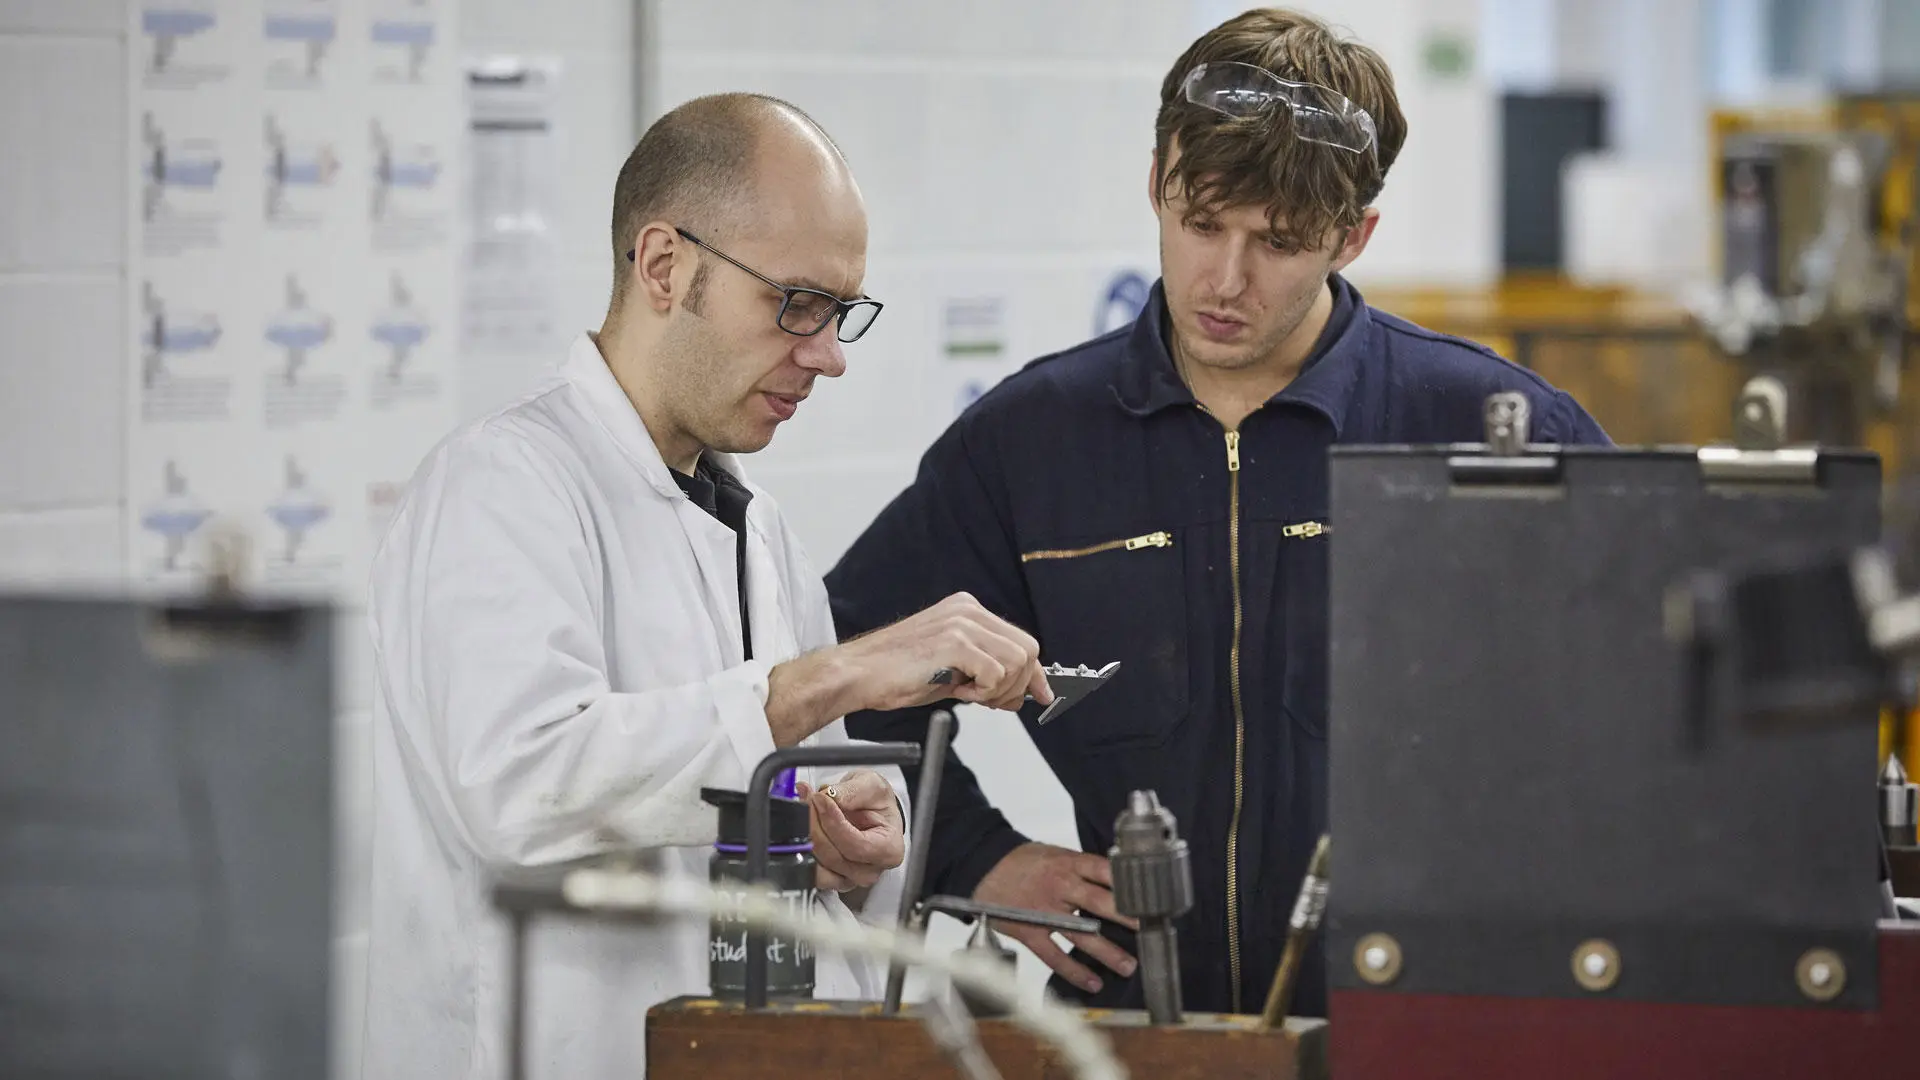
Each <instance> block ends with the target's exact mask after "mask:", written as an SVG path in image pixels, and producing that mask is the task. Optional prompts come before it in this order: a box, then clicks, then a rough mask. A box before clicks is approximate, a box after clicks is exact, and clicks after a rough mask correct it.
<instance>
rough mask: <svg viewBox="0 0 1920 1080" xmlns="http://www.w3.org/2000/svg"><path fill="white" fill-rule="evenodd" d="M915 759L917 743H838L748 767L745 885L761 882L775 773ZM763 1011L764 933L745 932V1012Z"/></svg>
mask: <svg viewBox="0 0 1920 1080" xmlns="http://www.w3.org/2000/svg"><path fill="white" fill-rule="evenodd" d="M919 760H920V744H919V743H842V744H839V745H835V746H789V747H787V748H786V749H784V750H775V751H774V752H773V753H771V754H768V755H767V756H766V757H763V758H761V759H760V764H758V765H755V766H754V767H753V778H752V779H750V780H748V781H747V884H748V885H749V886H754V885H759V884H761V883H762V882H764V881H766V879H767V836H768V834H769V833H770V832H771V831H772V827H773V826H772V822H771V821H770V820H769V817H768V815H769V814H770V813H771V810H772V807H773V778H774V777H775V776H777V775H779V773H780V770H781V769H786V768H796V767H799V766H802V765H901V766H905V765H913V764H916V763H917V762H919ZM766 1006H767V932H766V931H765V930H763V929H759V928H757V927H755V928H750V929H748V931H747V1008H749V1009H764V1008H766Z"/></svg>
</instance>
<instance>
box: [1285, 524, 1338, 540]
mask: <svg viewBox="0 0 1920 1080" xmlns="http://www.w3.org/2000/svg"><path fill="white" fill-rule="evenodd" d="M1332 531H1333V526H1331V525H1328V524H1327V523H1326V522H1324V521H1302V522H1300V523H1299V524H1297V525H1286V526H1283V527H1282V528H1281V529H1280V535H1281V536H1285V537H1288V538H1302V539H1304V538H1307V537H1313V536H1325V535H1326V534H1328V533H1330V532H1332Z"/></svg>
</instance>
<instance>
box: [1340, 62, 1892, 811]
mask: <svg viewBox="0 0 1920 1080" xmlns="http://www.w3.org/2000/svg"><path fill="white" fill-rule="evenodd" d="M1711 132H1712V147H1711V153H1712V155H1713V157H1712V168H1711V170H1710V176H1711V183H1712V185H1713V201H1712V206H1713V209H1714V212H1715V217H1716V222H1715V232H1714V235H1715V237H1716V243H1715V246H1716V251H1715V255H1716V264H1717V266H1718V268H1719V272H1718V275H1717V280H1715V281H1713V282H1701V283H1699V286H1700V287H1699V288H1698V289H1697V290H1695V291H1693V292H1692V293H1691V294H1688V295H1685V296H1678V297H1677V296H1669V295H1664V294H1659V293H1652V292H1644V291H1637V290H1633V289H1626V288H1593V287H1588V286H1582V285H1578V284H1575V283H1572V282H1569V281H1567V280H1565V279H1563V278H1560V277H1557V276H1551V275H1549V276H1513V277H1509V278H1508V279H1507V280H1505V281H1503V282H1501V284H1500V285H1499V286H1498V287H1496V288H1493V289H1471V290H1460V289H1447V288H1418V289H1369V290H1368V298H1369V300H1371V301H1372V302H1374V303H1376V304H1379V305H1380V306H1381V307H1383V308H1385V309H1387V310H1389V311H1393V312H1395V313H1397V314H1401V315H1404V316H1406V317H1407V318H1410V319H1412V320H1414V321H1415V322H1418V323H1421V324H1422V325H1425V326H1429V327H1431V328H1433V329H1435V330H1439V331H1442V332H1445V333H1451V334H1457V335H1460V336H1462V337H1467V338H1471V339H1474V340H1477V341H1481V342H1484V343H1486V344H1487V345H1489V346H1490V347H1492V348H1493V349H1495V350H1496V351H1498V352H1499V353H1501V355H1503V356H1506V357H1508V358H1510V359H1512V360H1514V361H1515V362H1517V363H1520V364H1522V365H1524V366H1527V367H1530V368H1532V369H1534V370H1536V371H1538V372H1540V373H1541V374H1542V375H1543V376H1545V377H1546V378H1548V379H1549V380H1551V381H1552V382H1553V383H1554V384H1555V385H1557V386H1560V387H1562V388H1563V389H1565V390H1567V391H1568V392H1569V393H1571V394H1573V395H1574V397H1575V398H1577V399H1578V400H1579V401H1580V402H1581V404H1583V405H1584V406H1586V408H1587V409H1588V410H1589V411H1591V412H1592V413H1593V414H1594V416H1595V417H1596V418H1597V419H1598V420H1599V421H1600V423H1601V424H1602V426H1604V427H1605V428H1606V429H1607V431H1608V433H1609V434H1611V435H1612V436H1613V438H1614V440H1615V441H1616V442H1619V443H1621V444H1623V445H1659V444H1694V445H1699V444H1704V443H1711V442H1720V441H1724V440H1728V439H1730V438H1732V436H1733V433H1734V432H1733V404H1734V401H1735V400H1736V398H1737V397H1738V396H1739V393H1740V389H1741V387H1742V386H1743V385H1744V384H1745V383H1746V381H1747V380H1748V379H1749V378H1751V377H1753V376H1755V375H1759V374H1771V375H1774V376H1777V377H1778V378H1780V380H1781V381H1782V382H1783V383H1784V384H1785V386H1786V387H1787V389H1788V402H1789V404H1788V408H1787V426H1788V437H1789V439H1790V440H1791V441H1806V442H1816V441H1817V442H1819V443H1822V444H1825V445H1831V446H1864V447H1867V448H1869V449H1872V450H1874V451H1876V452H1877V453H1878V454H1879V455H1880V459H1881V462H1882V466H1883V471H1884V476H1885V480H1886V496H1887V497H1886V526H1887V531H1888V535H1889V537H1890V538H1892V539H1893V540H1894V543H1895V547H1896V548H1897V549H1898V548H1902V547H1905V548H1908V549H1911V550H1912V551H1913V552H1914V554H1913V556H1912V557H1913V558H1915V559H1916V560H1920V359H1916V357H1920V332H1916V327H1920V186H1917V185H1920V96H1915V97H1905V96H1892V95H1864V96H1854V97H1846V98H1840V99H1836V100H1834V101H1833V102H1831V103H1829V104H1827V105H1825V106H1822V107H1819V108H1812V109H1804V110H1794V111H1776V110H1719V111H1716V112H1715V113H1714V114H1713V115H1712V120H1711ZM1908 573H1909V574H1920V566H1913V567H1909V568H1908ZM1907 729H1908V732H1909V738H1908V739H1907V743H1908V745H1907V746H1905V747H1902V748H1901V752H1902V753H1901V756H1902V758H1903V760H1904V763H1905V765H1906V768H1907V769H1908V771H1909V772H1910V773H1912V774H1914V775H1920V714H1916V716H1915V717H1914V718H1913V722H1912V723H1910V724H1908V725H1907ZM1890 736H1891V725H1890V724H1889V725H1887V726H1886V727H1885V729H1884V730H1883V733H1882V743H1883V745H1882V750H1883V754H1884V752H1885V751H1886V750H1888V749H1890V747H1888V746H1887V745H1886V744H1887V743H1888V742H1889V741H1890Z"/></svg>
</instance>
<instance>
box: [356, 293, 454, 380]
mask: <svg viewBox="0 0 1920 1080" xmlns="http://www.w3.org/2000/svg"><path fill="white" fill-rule="evenodd" d="M367 333H368V335H369V336H371V337H372V338H373V341H374V343H375V344H376V345H377V346H379V349H380V350H381V351H380V352H378V353H376V354H375V358H376V359H377V360H379V361H381V362H380V363H379V364H378V365H377V366H376V367H375V369H374V371H373V373H372V382H371V389H370V393H369V396H368V400H369V403H370V404H371V405H372V406H373V407H374V408H375V409H385V408H391V407H393V406H396V405H400V404H403V403H406V402H417V401H426V400H432V399H435V398H437V397H439V395H440V377H439V375H438V374H437V373H434V372H430V371H421V370H417V369H418V364H417V363H410V361H413V360H414V358H415V357H416V356H417V355H418V353H419V351H420V348H421V346H422V345H424V344H425V343H426V341H427V338H428V336H429V335H431V334H432V333H433V323H432V322H431V321H429V320H428V318H427V313H426V312H425V311H424V310H423V309H422V308H421V307H419V306H418V305H417V304H416V303H415V302H414V297H413V290H412V289H410V288H408V287H407V279H406V277H405V276H404V275H402V274H401V273H400V272H399V271H397V270H396V271H394V272H393V274H392V275H391V276H390V277H389V279H388V285H387V293H386V297H385V304H384V305H383V306H380V307H378V308H376V309H375V311H374V313H373V318H372V320H371V321H370V322H369V324H368V328H367Z"/></svg>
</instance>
